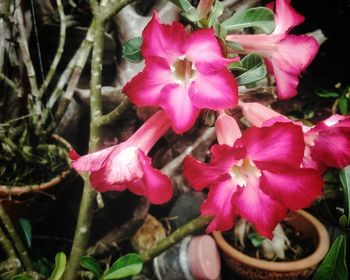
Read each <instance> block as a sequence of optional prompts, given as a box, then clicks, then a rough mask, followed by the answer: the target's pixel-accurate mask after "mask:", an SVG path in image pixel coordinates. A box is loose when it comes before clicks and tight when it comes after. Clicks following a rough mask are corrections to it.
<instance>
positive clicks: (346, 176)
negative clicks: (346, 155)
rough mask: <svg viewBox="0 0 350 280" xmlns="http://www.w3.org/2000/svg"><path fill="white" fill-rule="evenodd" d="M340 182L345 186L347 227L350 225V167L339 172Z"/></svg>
mask: <svg viewBox="0 0 350 280" xmlns="http://www.w3.org/2000/svg"><path fill="white" fill-rule="evenodd" d="M339 176H340V182H341V183H342V186H343V195H344V214H345V216H346V217H347V219H348V221H347V225H348V226H349V225H350V218H349V217H350V165H348V166H347V167H345V168H343V169H341V170H340V172H339Z"/></svg>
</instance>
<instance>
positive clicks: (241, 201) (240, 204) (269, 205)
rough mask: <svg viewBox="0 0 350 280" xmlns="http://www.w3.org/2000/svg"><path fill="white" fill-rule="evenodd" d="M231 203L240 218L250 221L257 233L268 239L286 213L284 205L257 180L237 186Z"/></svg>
mask: <svg viewBox="0 0 350 280" xmlns="http://www.w3.org/2000/svg"><path fill="white" fill-rule="evenodd" d="M232 203H233V204H234V205H235V208H236V211H237V213H238V214H239V215H240V216H241V217H242V218H244V219H246V220H248V221H249V222H251V223H252V224H253V225H254V227H255V229H256V231H257V232H258V233H260V234H261V235H263V236H265V237H267V238H269V239H272V237H273V234H272V231H273V230H274V229H275V227H276V225H277V224H278V222H280V221H281V220H282V219H283V218H284V217H285V215H286V213H287V208H286V207H285V206H283V205H282V204H280V203H279V202H278V201H276V200H274V199H273V198H271V197H270V196H268V195H267V194H265V193H264V192H263V191H262V190H261V189H260V188H259V186H258V181H256V182H250V183H249V184H248V185H247V186H246V187H243V188H239V189H238V191H237V192H236V193H235V194H234V196H233V198H232Z"/></svg>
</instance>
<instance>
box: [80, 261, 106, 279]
mask: <svg viewBox="0 0 350 280" xmlns="http://www.w3.org/2000/svg"><path fill="white" fill-rule="evenodd" d="M80 265H81V266H82V267H84V268H85V269H87V270H89V271H91V272H92V273H93V274H94V275H95V278H96V279H99V278H100V277H101V275H102V269H101V267H100V264H99V263H98V261H97V260H95V259H94V258H93V257H90V256H83V257H81V259H80Z"/></svg>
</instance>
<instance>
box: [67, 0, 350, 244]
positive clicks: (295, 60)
mask: <svg viewBox="0 0 350 280" xmlns="http://www.w3.org/2000/svg"><path fill="white" fill-rule="evenodd" d="M212 2H213V1H201V2H200V4H199V7H198V11H199V14H201V15H202V16H203V17H205V16H207V15H208V13H209V11H210V5H211V4H212ZM208 3H209V4H210V5H209V4H208ZM269 7H270V8H271V9H274V6H273V5H270V6H269ZM303 19H304V18H303V16H301V15H300V14H298V13H297V12H296V11H295V10H294V9H293V8H292V7H291V6H290V3H289V1H288V0H276V7H275V30H274V32H273V33H271V34H253V35H247V34H231V35H228V36H227V37H226V40H228V41H235V42H238V43H239V44H241V45H242V47H243V48H244V53H245V54H247V53H250V52H256V53H259V54H260V55H262V56H263V57H264V58H265V62H266V64H267V66H268V69H269V71H270V72H271V73H272V74H273V75H274V77H275V81H276V85H277V95H278V97H279V98H280V99H287V98H290V97H293V96H295V95H296V93H297V91H296V88H297V85H298V76H299V75H300V73H301V72H302V71H303V70H304V69H305V68H306V67H307V66H308V65H309V64H310V62H311V61H312V60H313V58H314V57H315V55H316V53H317V51H318V43H317V41H316V40H315V39H314V38H312V37H310V36H307V35H298V36H297V35H290V34H288V33H289V31H290V30H291V28H293V27H294V26H296V25H298V24H300V23H301V22H302V21H303ZM142 39H143V43H142V48H141V53H142V56H143V58H144V60H145V67H144V69H143V71H142V72H140V73H139V74H137V75H136V76H135V77H134V78H133V79H132V80H131V81H129V82H128V83H127V84H126V85H125V86H124V88H123V93H124V94H125V95H127V96H128V98H129V99H130V100H131V102H133V103H134V104H135V105H136V106H155V107H158V108H159V111H158V112H157V113H156V114H155V115H153V116H152V117H151V118H150V119H148V120H147V121H146V122H145V123H144V124H143V126H141V127H140V128H139V130H138V131H136V132H135V134H134V135H133V136H131V137H130V138H129V139H128V140H127V141H125V142H123V143H120V144H118V145H116V146H112V147H110V148H107V149H104V150H101V151H98V152H95V153H91V154H88V155H85V156H81V157H80V156H78V155H77V154H76V153H75V152H74V151H72V153H71V158H72V160H73V162H72V166H73V167H74V168H75V169H76V170H77V171H81V172H90V181H91V184H92V186H93V187H94V188H95V189H96V190H97V191H101V192H103V191H110V190H115V191H123V190H125V189H128V190H130V191H131V192H133V193H135V194H137V195H143V196H145V197H147V198H148V199H149V201H150V202H151V203H154V204H161V203H165V202H167V201H169V200H170V199H171V197H172V194H173V189H172V186H171V181H170V179H169V178H168V177H167V176H166V175H164V174H162V173H161V171H159V170H157V169H154V168H153V167H152V165H151V161H152V160H151V158H150V157H148V156H147V154H148V153H149V151H150V150H151V148H152V147H153V146H154V144H155V143H156V142H157V141H158V140H159V139H160V138H161V137H162V136H163V135H164V134H165V133H166V132H167V130H168V129H169V128H172V129H173V131H174V132H175V133H178V134H182V133H184V132H186V131H188V130H189V129H190V128H192V127H193V126H194V124H195V122H196V119H197V117H198V115H199V113H200V111H201V110H202V109H211V110H215V111H217V114H218V117H217V120H216V124H215V127H216V135H217V139H218V144H216V145H214V146H212V147H211V149H210V151H211V153H212V155H213V156H212V159H211V160H210V162H209V163H202V162H199V161H197V160H195V159H194V158H192V157H187V158H186V159H185V161H184V176H185V178H186V179H187V180H188V182H189V183H190V185H191V186H192V187H193V188H194V189H195V190H197V191H202V190H203V189H204V188H208V189H209V193H208V198H207V199H206V201H205V202H204V203H203V205H202V206H201V214H202V215H208V216H212V217H213V219H212V221H211V223H210V224H209V226H208V231H213V230H228V229H230V228H231V227H232V226H233V225H234V221H235V218H236V217H243V218H245V219H246V220H248V221H250V222H251V223H252V224H254V225H255V227H256V230H257V231H258V232H259V233H260V234H262V235H264V236H266V237H268V238H271V237H272V231H273V230H274V228H275V227H276V225H277V223H278V222H279V221H280V220H282V219H283V218H284V217H285V215H286V213H287V211H288V210H297V209H301V208H304V207H308V206H309V205H310V204H311V203H312V202H313V201H314V200H315V199H317V198H318V197H319V196H320V195H321V194H322V189H323V179H322V174H323V172H325V171H326V170H327V168H328V167H337V168H340V167H344V166H346V165H347V164H349V163H350V141H349V139H350V118H348V117H344V116H338V115H335V116H332V117H330V118H328V119H327V120H325V121H323V122H320V123H319V124H317V125H315V126H314V127H311V128H310V127H305V126H303V125H302V124H301V123H298V122H293V121H291V120H289V119H288V118H286V117H284V116H283V115H280V114H279V113H277V112H275V111H273V110H271V109H269V108H268V107H265V106H263V105H260V104H258V103H243V102H240V101H238V83H237V81H236V79H235V77H234V75H233V74H232V73H231V72H230V71H229V70H228V66H229V65H230V64H231V63H232V62H237V61H238V60H239V56H238V54H235V56H234V57H233V58H232V56H230V57H231V58H227V57H226V54H225V52H224V51H223V50H222V46H221V44H220V43H219V39H218V38H217V37H216V35H215V32H214V30H213V29H212V28H207V29H205V28H202V29H197V30H195V31H192V32H189V31H188V30H187V29H186V28H185V27H184V26H183V25H182V24H180V23H178V22H174V23H172V24H170V25H167V24H162V23H160V20H159V17H158V15H157V13H156V12H154V14H153V17H152V19H151V21H150V22H149V23H148V25H147V26H146V28H145V29H144V31H143V34H142ZM236 105H238V107H240V108H241V109H242V112H243V114H244V116H245V118H246V119H247V120H248V121H249V122H250V124H251V125H252V126H251V127H249V128H247V129H246V130H245V131H244V132H243V133H242V132H241V130H240V128H239V126H238V124H237V123H236V121H235V119H234V118H232V117H231V116H229V115H227V114H226V113H225V112H224V110H225V109H229V108H233V107H235V106H236Z"/></svg>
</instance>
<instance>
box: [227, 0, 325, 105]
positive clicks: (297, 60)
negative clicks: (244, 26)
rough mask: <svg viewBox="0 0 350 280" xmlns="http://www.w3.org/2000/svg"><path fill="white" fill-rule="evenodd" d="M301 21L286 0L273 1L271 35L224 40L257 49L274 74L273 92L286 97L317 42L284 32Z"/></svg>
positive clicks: (315, 50)
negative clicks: (272, 29)
mask: <svg viewBox="0 0 350 280" xmlns="http://www.w3.org/2000/svg"><path fill="white" fill-rule="evenodd" d="M303 21H304V17H303V16H302V15H300V14H298V13H297V12H296V11H295V10H294V9H293V8H292V7H291V5H290V0H276V13H275V23H276V28H275V30H274V32H273V33H272V34H269V35H266V34H258V35H229V36H227V39H228V40H232V41H236V42H238V43H240V44H241V45H242V46H243V47H244V49H245V51H246V52H257V53H259V54H261V55H262V56H264V57H265V61H266V62H267V66H268V68H269V70H270V72H272V74H274V76H275V81H276V85H277V95H278V97H279V98H280V99H288V98H291V97H293V96H295V95H296V94H297V86H298V83H299V79H298V76H299V75H300V73H301V72H302V71H303V70H304V69H305V68H306V67H307V66H308V65H309V64H310V63H311V61H312V60H313V59H314V57H315V56H316V54H317V51H318V49H319V45H318V43H317V41H316V40H315V39H314V38H313V37H310V36H307V35H288V32H289V31H290V30H291V29H292V28H293V27H295V26H297V25H299V24H300V23H301V22H303Z"/></svg>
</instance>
